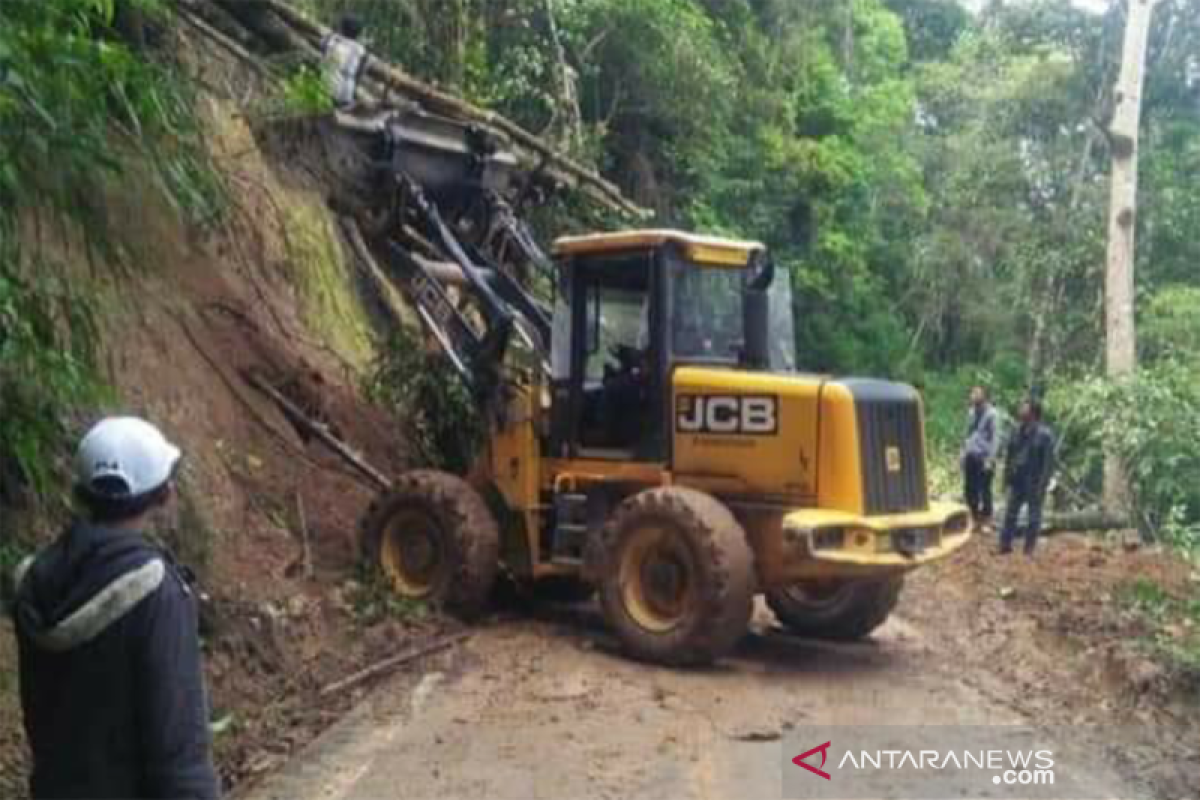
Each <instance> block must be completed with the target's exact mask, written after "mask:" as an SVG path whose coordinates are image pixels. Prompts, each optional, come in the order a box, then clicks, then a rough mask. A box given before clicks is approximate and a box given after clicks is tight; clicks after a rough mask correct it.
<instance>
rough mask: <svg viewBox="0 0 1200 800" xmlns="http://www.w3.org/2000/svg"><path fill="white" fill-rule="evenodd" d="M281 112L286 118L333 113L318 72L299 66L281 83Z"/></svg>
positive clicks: (306, 66) (326, 89)
mask: <svg viewBox="0 0 1200 800" xmlns="http://www.w3.org/2000/svg"><path fill="white" fill-rule="evenodd" d="M282 102H283V111H284V114H285V115H287V116H302V117H303V116H317V115H320V114H327V113H329V112H330V111H333V98H332V97H331V96H330V94H329V88H328V87H327V86H326V85H325V80H324V78H323V77H322V76H321V73H320V71H319V70H317V69H316V68H314V67H311V66H308V65H307V64H304V65H301V66H300V67H299V68H298V69H296V70H295V71H294V72H293V73H292V74H291V75H289V76H288V77H287V78H285V79H284V81H283V86H282Z"/></svg>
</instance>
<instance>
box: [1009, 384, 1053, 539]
mask: <svg viewBox="0 0 1200 800" xmlns="http://www.w3.org/2000/svg"><path fill="white" fill-rule="evenodd" d="M1018 416H1019V420H1020V427H1018V428H1017V430H1015V431H1013V434H1012V436H1011V437H1010V438H1009V440H1008V453H1007V455H1006V457H1005V461H1004V485H1005V486H1006V487H1007V489H1008V504H1007V506H1006V508H1005V511H1004V530H1003V531H1001V533H1000V553H1001V554H1005V553H1011V552H1012V542H1013V537H1014V536H1015V535H1016V532H1017V520H1018V518H1019V516H1020V513H1021V506H1025V507H1026V508H1027V509H1028V512H1029V514H1028V522H1027V526H1026V528H1025V555H1027V556H1032V555H1033V548H1034V547H1036V546H1037V539H1038V533H1039V532H1040V531H1041V527H1042V503H1043V501H1044V500H1045V499H1046V487H1047V486H1049V485H1050V476H1051V475H1052V474H1053V473H1054V434H1053V433H1052V432H1051V431H1050V428H1049V426H1047V425H1046V424H1045V423H1043V422H1042V404H1041V402H1040V401H1038V400H1033V399H1029V400H1026V401H1025V402H1023V403H1022V404H1021V410H1020V413H1019V415H1018Z"/></svg>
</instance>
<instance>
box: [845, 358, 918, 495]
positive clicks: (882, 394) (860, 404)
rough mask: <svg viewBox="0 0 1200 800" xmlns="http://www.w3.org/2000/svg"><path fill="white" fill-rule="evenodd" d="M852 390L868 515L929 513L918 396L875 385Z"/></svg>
mask: <svg viewBox="0 0 1200 800" xmlns="http://www.w3.org/2000/svg"><path fill="white" fill-rule="evenodd" d="M851 391H852V393H853V394H854V397H855V400H854V404H855V408H856V410H857V416H858V437H859V447H860V456H861V459H862V478H863V502H864V504H865V511H866V513H867V514H894V513H899V512H903V511H923V510H925V509H927V508H928V507H929V493H928V489H927V487H926V483H925V443H924V442H923V441H922V437H921V410H920V404H919V402H918V400H917V397H916V393H915V392H913V391H912V390H911V389H908V388H907V387H903V386H899V385H896V384H885V383H881V382H875V381H863V382H857V381H856V382H854V384H852V385H851Z"/></svg>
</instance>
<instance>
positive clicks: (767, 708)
mask: <svg viewBox="0 0 1200 800" xmlns="http://www.w3.org/2000/svg"><path fill="white" fill-rule="evenodd" d="M911 595H912V596H911V597H910V598H909V599H908V600H907V601H906V602H903V603H902V605H901V610H900V613H898V614H896V615H894V616H893V618H892V619H891V620H890V621H889V622H888V623H887V625H886V626H885V627H884V628H883V629H881V630H880V631H879V632H877V634H876V635H875V637H874V638H873V639H872V640H871V641H868V642H863V643H857V644H839V645H831V644H825V643H818V642H812V641H807V640H799V639H795V638H792V637H790V636H787V635H786V634H783V633H782V632H780V631H778V630H777V629H774V627H773V625H772V621H771V619H770V616H769V614H768V613H767V612H765V611H764V610H761V609H760V611H759V613H758V614H757V615H756V619H755V631H754V632H753V633H752V635H751V636H749V637H748V638H747V639H746V640H745V642H744V643H743V645H742V646H741V647H740V648H739V650H738V652H737V654H736V656H735V657H734V658H732V659H729V660H728V661H726V662H725V663H723V664H722V665H721V666H720V667H718V668H713V669H710V670H706V671H699V672H697V671H679V670H668V669H659V668H655V667H650V666H646V665H642V664H636V663H632V662H630V661H628V660H626V659H624V658H622V657H621V656H619V655H618V654H616V653H615V652H614V650H613V648H614V645H613V644H612V641H611V639H610V638H609V637H608V636H607V634H606V633H605V632H604V630H603V627H602V625H601V623H600V620H599V619H598V615H597V613H596V611H595V610H593V609H592V608H590V607H588V606H582V607H577V608H573V609H566V610H557V611H552V612H544V613H542V614H541V615H540V616H539V618H537V619H528V618H523V619H517V620H509V621H502V622H495V623H493V624H491V625H490V626H487V627H485V628H482V629H480V630H478V631H477V632H476V633H475V635H474V636H473V638H472V639H471V640H470V642H469V643H468V644H467V645H466V646H464V647H463V648H460V650H459V651H458V652H456V653H453V654H446V655H444V656H440V657H439V659H438V660H435V661H432V662H430V664H429V665H428V670H429V671H426V672H425V673H424V674H423V675H420V676H417V675H412V676H402V677H398V678H396V679H393V681H392V682H390V683H388V684H386V685H384V686H382V687H381V688H379V689H378V690H376V691H375V692H373V693H372V694H370V695H369V696H368V697H367V698H366V699H365V700H364V702H362V703H361V704H360V705H359V707H358V708H357V710H356V711H355V712H354V713H352V714H351V715H350V716H349V717H348V718H347V719H345V720H344V721H343V722H341V723H340V724H339V725H337V726H335V727H334V728H333V729H331V730H330V731H329V732H328V733H327V734H326V735H325V736H323V737H322V738H321V739H320V740H319V741H318V742H317V743H316V744H315V745H314V746H313V747H312V748H310V749H309V751H308V752H307V753H306V754H304V755H302V756H301V757H300V758H298V759H296V760H294V761H293V762H292V764H291V765H290V766H288V767H287V768H285V769H284V770H283V771H282V772H280V773H278V774H276V775H275V776H273V777H272V778H271V779H269V780H268V781H267V782H265V783H262V784H260V785H259V786H258V787H256V788H255V789H254V790H252V791H249V792H247V793H245V794H244V795H242V798H243V800H283V798H297V797H304V798H308V799H310V800H379V799H380V798H399V797H403V798H483V797H487V798H514V800H516V799H517V798H521V799H524V798H543V797H544V798H562V797H571V798H627V797H639V798H642V797H644V798H776V797H780V795H781V788H782V787H781V766H780V764H781V754H782V753H781V748H782V746H783V745H782V743H781V740H782V739H784V738H785V737H787V735H788V732H789V731H790V730H791V729H792V728H793V727H797V726H806V725H813V724H824V725H830V724H923V725H932V724H985V723H987V724H1004V723H1020V722H1029V721H1030V716H1029V714H1028V713H1027V712H1026V711H1023V710H1022V703H1021V702H1020V700H1021V697H1020V693H1021V692H1023V691H1025V690H1024V689H1023V688H1022V687H1021V686H1020V685H1015V684H1012V683H1011V682H1009V681H1005V680H992V677H993V676H990V675H987V674H981V672H986V670H981V668H980V666H979V665H978V663H974V664H972V663H970V662H968V661H967V660H965V659H963V658H961V657H960V655H959V654H958V653H956V647H955V645H954V644H953V642H954V641H955V640H954V639H953V638H947V637H946V636H945V633H946V631H944V630H939V629H938V628H939V625H940V623H941V622H943V621H945V622H946V623H947V624H958V621H957V620H956V621H954V622H953V623H951V622H950V621H949V620H950V619H951V618H952V617H953V616H955V615H943V614H942V613H940V612H938V611H937V610H936V609H937V608H939V607H941V608H944V607H945V606H944V603H945V601H946V600H947V599H948V598H951V597H953V595H952V594H947V593H946V592H943V591H939V590H938V587H937V586H936V581H935V580H933V579H927V580H925V581H921V582H917V585H916V586H915V587H912V591H911ZM931 604H933V605H931ZM939 604H940V605H939ZM964 633H965V632H964ZM964 641H965V637H964ZM1009 686H1011V688H1005V687H1009ZM1057 721H1061V720H1057ZM814 744H815V743H814ZM1107 763H1108V759H1107V756H1104V755H1101V754H1099V753H1097V754H1096V755H1094V756H1092V757H1091V761H1090V762H1087V761H1085V762H1081V763H1067V764H1065V765H1063V766H1064V768H1065V771H1067V772H1072V771H1073V772H1074V774H1076V775H1083V776H1086V777H1087V778H1088V779H1089V780H1090V781H1091V783H1092V785H1094V786H1098V787H1103V793H1101V794H1097V797H1101V796H1103V797H1112V798H1122V800H1127V799H1129V798H1140V797H1156V796H1157V797H1162V796H1163V795H1162V794H1161V793H1156V792H1154V791H1153V790H1151V789H1147V788H1145V787H1143V786H1138V785H1131V784H1130V783H1128V782H1127V781H1126V779H1123V778H1120V777H1118V776H1116V775H1115V774H1112V773H1111V772H1110V770H1109V767H1108V766H1107ZM1193 785H1194V784H1193ZM881 796H883V795H882V794H881ZM1181 796H1182V795H1181Z"/></svg>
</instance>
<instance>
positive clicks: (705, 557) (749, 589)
mask: <svg viewBox="0 0 1200 800" xmlns="http://www.w3.org/2000/svg"><path fill="white" fill-rule="evenodd" d="M598 544H599V545H600V547H599V548H598V549H597V550H598V552H597V553H596V554H595V556H594V557H595V558H596V559H597V560H598V561H599V562H600V563H599V564H597V565H596V574H597V576H598V577H599V585H600V603H601V606H602V608H603V609H604V615H605V617H606V619H607V620H608V622H609V624H610V625H611V626H612V628H613V630H614V631H616V634H617V636H618V637H619V638H620V639H621V642H622V644H623V645H624V646H625V649H626V650H627V651H628V652H629V653H630V654H632V655H633V656H634V657H636V658H640V659H643V660H646V661H653V662H657V663H662V664H704V663H709V662H712V661H714V660H716V659H718V658H720V657H721V656H723V655H725V654H726V653H728V652H729V651H730V650H731V649H732V648H733V646H734V645H735V644H736V643H737V641H738V639H740V638H741V637H742V635H743V634H744V633H745V631H746V625H747V623H749V621H750V612H751V609H752V601H753V598H754V556H753V553H752V552H751V550H750V546H749V544H747V542H746V534H745V532H744V531H743V530H742V526H741V525H739V524H738V522H737V520H736V519H734V517H733V515H732V514H731V513H730V512H729V510H728V509H727V508H725V507H724V506H723V505H721V504H720V503H719V502H717V501H716V500H715V499H713V498H712V497H709V496H708V495H706V494H703V493H701V492H697V491H694V490H692V489H685V488H682V487H666V488H661V489H650V490H647V491H644V492H640V493H639V494H636V495H634V496H633V497H630V498H629V499H627V500H626V501H625V502H624V503H622V504H621V506H620V507H619V508H618V509H617V511H616V513H615V514H614V515H613V518H612V519H611V520H610V521H609V523H608V524H607V525H606V526H605V528H604V530H603V532H602V534H601V539H600V541H599V542H598Z"/></svg>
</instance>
